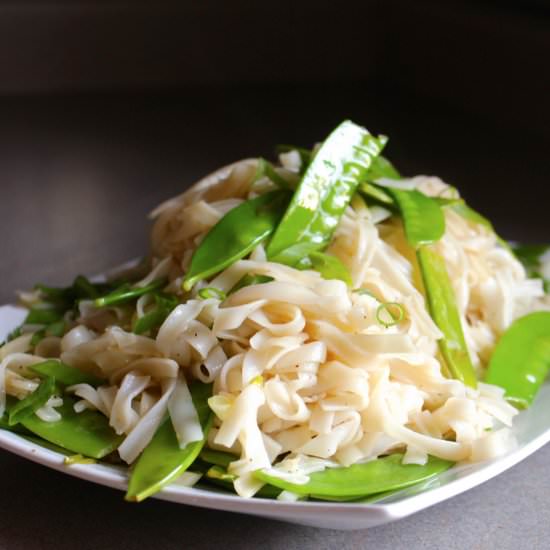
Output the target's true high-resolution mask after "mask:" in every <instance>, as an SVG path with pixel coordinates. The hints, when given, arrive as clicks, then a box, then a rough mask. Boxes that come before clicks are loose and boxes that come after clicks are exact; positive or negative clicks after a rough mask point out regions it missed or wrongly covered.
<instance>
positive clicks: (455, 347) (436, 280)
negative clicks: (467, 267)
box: [417, 246, 477, 388]
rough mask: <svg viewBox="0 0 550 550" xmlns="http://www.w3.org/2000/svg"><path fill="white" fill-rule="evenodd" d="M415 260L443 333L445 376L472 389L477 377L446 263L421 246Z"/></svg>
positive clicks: (429, 249)
mask: <svg viewBox="0 0 550 550" xmlns="http://www.w3.org/2000/svg"><path fill="white" fill-rule="evenodd" d="M417 258H418V263H419V265H420V272H421V274H422V280H423V281H424V287H425V290H426V298H427V300H428V305H429V308H430V313H431V315H432V318H433V320H434V321H435V324H436V325H437V326H438V327H439V329H440V330H441V332H442V333H443V338H441V339H440V340H439V349H440V351H441V354H442V355H443V358H444V359H445V363H446V366H447V369H448V371H449V372H448V373H447V374H449V375H451V376H452V377H453V378H456V379H458V380H461V381H462V382H464V383H465V384H467V385H469V386H472V387H474V388H475V387H476V386H477V381H476V374H475V371H474V367H473V365H472V362H471V360H470V355H469V353H468V347H467V346H466V341H465V339H464V333H463V331H462V324H461V322H460V316H459V314H458V308H457V305H456V298H455V295H454V291H453V287H452V284H451V280H450V279H449V274H448V273H447V268H446V267H445V260H444V259H443V258H442V257H441V256H440V255H439V254H437V253H436V252H435V251H434V250H433V249H432V248H431V247H429V246H422V247H420V249H419V250H418V251H417Z"/></svg>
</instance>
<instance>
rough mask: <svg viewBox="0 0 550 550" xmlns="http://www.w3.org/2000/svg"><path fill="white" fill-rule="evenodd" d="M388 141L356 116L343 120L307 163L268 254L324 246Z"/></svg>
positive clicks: (274, 254)
mask: <svg viewBox="0 0 550 550" xmlns="http://www.w3.org/2000/svg"><path fill="white" fill-rule="evenodd" d="M385 143H386V139H385V138H383V137H380V138H377V137H374V136H372V135H371V134H369V132H368V131H367V130H365V129H364V128H362V127H360V126H357V125H356V124H354V123H353V122H351V121H344V122H343V123H341V124H340V125H339V126H338V127H337V128H336V129H335V130H334V131H333V132H332V133H331V134H330V135H329V137H328V138H327V139H326V140H325V142H324V143H323V145H322V146H321V148H320V149H319V151H318V152H317V154H316V155H315V156H314V158H313V160H312V161H311V163H310V165H309V166H308V168H307V170H306V172H305V174H304V176H303V178H302V180H301V181H300V183H299V185H298V187H297V189H296V191H295V193H294V195H293V197H292V200H291V201H290V204H289V206H288V208H287V210H286V212H285V214H284V216H283V218H282V220H281V222H280V223H279V225H278V227H277V230H276V231H275V234H274V235H273V237H272V239H271V241H270V243H269V245H268V247H267V256H268V258H270V259H272V258H274V257H276V256H277V255H279V254H280V253H281V252H283V251H284V250H285V249H287V248H289V247H291V246H294V245H296V244H299V243H303V242H305V243H312V244H313V245H315V249H316V250H321V249H322V248H324V247H325V246H326V245H327V244H328V243H329V241H330V238H331V236H332V234H333V232H334V230H335V229H336V226H337V225H338V221H339V220H340V217H341V216H342V214H343V213H344V210H345V209H346V207H347V205H348V204H349V202H350V200H351V198H352V196H353V194H354V193H355V190H356V188H357V186H358V185H359V183H361V181H363V180H364V179H365V174H366V173H367V170H368V168H369V167H370V166H371V164H372V161H373V159H374V158H375V157H376V156H377V155H378V154H379V153H380V151H381V150H382V148H383V146H384V145H385Z"/></svg>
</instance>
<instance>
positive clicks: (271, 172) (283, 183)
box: [254, 158, 298, 189]
mask: <svg viewBox="0 0 550 550" xmlns="http://www.w3.org/2000/svg"><path fill="white" fill-rule="evenodd" d="M264 176H265V177H267V178H268V179H270V180H271V181H272V182H273V183H274V184H275V185H276V186H277V187H280V188H281V189H292V188H293V187H295V185H296V180H297V179H298V175H297V174H292V179H291V178H289V179H285V178H284V177H283V176H281V175H280V174H279V172H277V170H276V169H275V167H274V166H273V164H271V162H269V161H268V160H266V159H264V158H259V159H258V169H257V170H256V176H255V177H254V182H256V181H258V180H259V179H261V178H263V177H264Z"/></svg>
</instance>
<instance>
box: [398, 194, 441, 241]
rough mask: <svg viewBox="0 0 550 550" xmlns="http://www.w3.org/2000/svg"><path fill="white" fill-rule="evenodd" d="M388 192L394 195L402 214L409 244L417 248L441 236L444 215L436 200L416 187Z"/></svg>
mask: <svg viewBox="0 0 550 550" xmlns="http://www.w3.org/2000/svg"><path fill="white" fill-rule="evenodd" d="M389 193H390V194H391V195H392V196H393V197H394V199H395V201H396V202H397V205H398V207H399V210H400V212H401V215H402V216H403V225H404V227H405V235H406V237H407V240H408V241H409V244H410V245H411V246H413V247H414V248H418V247H419V246H421V245H424V244H431V243H434V242H436V241H438V240H439V239H441V237H443V234H444V233H445V216H444V215H443V210H441V207H440V206H439V204H437V202H436V201H434V200H433V199H432V198H430V197H428V196H426V195H424V194H423V193H421V192H420V191H417V190H416V189H413V190H412V191H404V190H402V189H391V190H389Z"/></svg>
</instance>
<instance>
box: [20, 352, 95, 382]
mask: <svg viewBox="0 0 550 550" xmlns="http://www.w3.org/2000/svg"><path fill="white" fill-rule="evenodd" d="M29 370H31V371H33V372H35V373H36V374H38V375H39V376H41V377H42V378H48V377H53V378H55V380H56V382H58V383H60V384H63V385H64V386H74V385H75V384H90V385H91V386H94V387H97V386H100V385H101V384H103V383H104V382H105V380H102V379H101V378H98V377H97V376H94V375H93V374H89V373H87V372H83V371H81V370H80V369H76V368H74V367H69V365H65V363H62V362H61V361H59V360H57V359H48V360H47V361H44V362H43V363H37V364H36V365H32V366H30V367H29Z"/></svg>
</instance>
